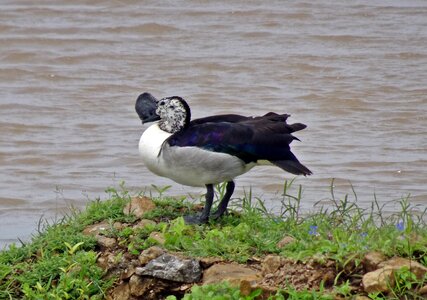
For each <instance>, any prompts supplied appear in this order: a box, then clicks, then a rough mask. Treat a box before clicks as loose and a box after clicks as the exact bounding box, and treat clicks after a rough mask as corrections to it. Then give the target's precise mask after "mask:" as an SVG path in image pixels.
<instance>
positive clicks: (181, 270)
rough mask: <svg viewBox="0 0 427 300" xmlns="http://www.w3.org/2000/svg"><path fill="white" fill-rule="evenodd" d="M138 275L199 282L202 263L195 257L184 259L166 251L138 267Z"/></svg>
mask: <svg viewBox="0 0 427 300" xmlns="http://www.w3.org/2000/svg"><path fill="white" fill-rule="evenodd" d="M135 273H136V274H138V275H146V276H152V277H155V278H161V279H167V280H171V281H176V282H185V283H192V282H198V281H199V280H200V277H201V275H202V268H201V267H200V263H199V261H198V260H195V259H182V258H179V257H177V256H174V255H171V254H169V253H165V254H163V255H161V256H159V257H157V258H155V259H152V260H151V261H150V262H148V263H147V264H146V265H145V266H144V267H142V268H136V269H135Z"/></svg>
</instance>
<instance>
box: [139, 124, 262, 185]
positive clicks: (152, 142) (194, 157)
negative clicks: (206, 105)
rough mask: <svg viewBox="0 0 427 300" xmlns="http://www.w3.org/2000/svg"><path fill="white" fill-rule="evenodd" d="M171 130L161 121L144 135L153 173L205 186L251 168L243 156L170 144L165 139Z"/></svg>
mask: <svg viewBox="0 0 427 300" xmlns="http://www.w3.org/2000/svg"><path fill="white" fill-rule="evenodd" d="M170 135H171V134H170V133H167V132H164V131H162V130H161V129H160V128H159V126H158V125H157V124H154V125H152V126H150V127H149V128H148V129H147V130H146V131H145V132H144V133H143V134H142V136H141V139H140V141H139V153H140V154H141V157H142V160H143V162H144V164H145V165H146V167H147V168H148V169H149V170H150V171H151V172H153V173H155V174H157V175H159V176H163V177H167V178H170V179H172V180H174V181H175V182H178V183H180V184H184V185H189V186H205V185H206V184H209V183H212V184H216V183H220V182H225V181H230V180H233V179H234V178H235V177H236V176H239V175H241V174H243V173H245V172H247V171H249V169H251V168H252V167H253V166H254V164H250V165H246V164H245V163H244V162H243V161H242V160H241V159H239V158H237V157H235V156H232V155H229V154H225V153H217V152H212V151H207V150H203V149H200V148H197V147H177V146H173V147H170V146H169V145H168V144H167V143H164V141H165V140H166V139H167V138H168V137H169V136H170Z"/></svg>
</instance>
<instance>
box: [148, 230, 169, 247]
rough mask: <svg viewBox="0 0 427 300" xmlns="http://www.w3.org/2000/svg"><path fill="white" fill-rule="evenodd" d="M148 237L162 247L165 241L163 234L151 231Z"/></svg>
mask: <svg viewBox="0 0 427 300" xmlns="http://www.w3.org/2000/svg"><path fill="white" fill-rule="evenodd" d="M149 237H150V238H152V239H153V240H155V241H156V242H157V243H159V244H160V245H163V244H164V243H165V241H166V239H165V235H164V234H163V233H161V232H157V231H153V232H152V233H150V235H149Z"/></svg>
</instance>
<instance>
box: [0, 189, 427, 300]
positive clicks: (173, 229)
mask: <svg viewBox="0 0 427 300" xmlns="http://www.w3.org/2000/svg"><path fill="white" fill-rule="evenodd" d="M154 189H155V190H156V192H157V193H158V194H159V195H160V196H158V197H156V198H153V200H154V202H155V204H156V208H155V209H154V210H152V211H150V212H148V213H146V214H145V215H144V219H151V220H154V221H155V222H153V223H152V224H148V225H146V226H145V227H142V228H139V227H132V226H122V227H120V228H116V227H115V226H114V224H115V223H116V222H121V223H123V224H135V223H136V222H137V221H138V219H137V218H136V217H135V216H133V215H127V214H125V213H124V212H123V208H124V206H125V205H126V203H128V202H129V201H130V199H131V195H130V193H129V192H128V191H127V190H126V189H125V188H124V186H123V185H121V186H120V188H119V189H113V188H110V189H108V190H107V192H108V193H109V200H106V201H100V200H99V199H98V200H95V201H92V202H90V203H89V204H88V206H87V208H86V209H85V210H84V211H82V212H79V211H76V210H73V211H72V213H71V214H70V215H68V216H65V217H64V218H63V219H62V220H61V221H60V222H58V223H56V224H47V223H46V224H44V226H41V228H40V229H39V233H38V234H37V235H36V236H34V237H33V239H32V241H31V242H29V243H25V244H23V245H22V246H20V247H17V246H15V245H12V246H10V247H9V248H8V249H6V250H3V251H1V252H0V299H17V298H18V299H19V298H24V299H103V298H105V295H106V293H107V290H108V289H109V288H110V287H112V286H113V284H114V282H115V280H116V279H117V277H114V276H106V272H105V271H104V270H103V269H101V268H100V267H99V266H98V265H97V264H96V261H97V258H98V256H99V251H100V248H99V246H97V242H96V239H95V238H94V237H93V236H90V235H84V234H83V233H82V232H83V229H84V228H85V227H87V226H88V225H91V224H95V223H97V222H100V221H107V222H108V224H110V225H111V226H110V228H109V230H108V231H107V233H106V236H108V237H114V238H115V239H116V240H117V244H118V246H117V247H119V248H120V251H118V252H117V253H119V254H120V255H122V254H123V253H124V252H128V253H129V254H130V255H133V256H135V257H137V256H138V255H139V253H140V252H141V251H142V250H144V249H147V248H149V247H151V246H153V245H158V244H159V241H158V240H156V239H155V238H153V237H152V236H151V234H152V233H153V232H158V233H161V234H162V235H163V237H164V240H165V241H164V243H163V244H162V245H161V246H162V247H163V248H165V249H166V250H169V251H175V252H178V251H179V252H182V253H184V254H185V255H188V256H197V257H211V256H214V257H221V258H223V259H225V260H229V261H236V262H239V263H247V262H249V261H250V260H252V259H253V258H254V257H255V258H257V257H258V258H259V257H261V258H262V257H265V256H266V255H268V254H276V255H280V256H283V257H286V258H292V259H294V260H295V261H300V262H307V261H310V260H315V261H316V262H318V263H319V264H322V263H325V262H326V261H333V262H334V266H335V268H336V274H337V275H336V277H335V279H334V284H333V286H334V287H333V288H332V289H328V290H326V289H322V288H320V289H319V290H307V289H305V290H297V289H296V288H294V287H293V286H291V285H286V286H281V287H280V289H279V291H277V293H276V294H275V295H272V296H270V299H272V300H276V299H277V300H278V299H333V298H334V297H342V298H343V299H344V298H349V297H350V296H351V295H354V293H355V291H354V287H352V285H351V283H352V282H353V281H357V280H359V282H360V274H361V268H362V266H361V264H362V259H363V257H364V255H365V254H366V253H367V252H370V251H378V252H381V253H383V254H384V255H386V256H387V257H393V256H399V257H405V258H410V259H412V260H414V261H418V262H419V263H421V264H423V265H424V266H427V255H426V254H427V230H426V229H427V226H426V223H425V216H426V210H423V211H420V209H419V208H418V207H416V206H413V205H411V203H410V198H409V197H406V198H402V199H401V200H400V201H398V204H399V205H400V210H399V211H398V212H397V213H394V214H386V213H385V212H384V211H383V210H384V207H381V206H380V205H379V204H378V202H376V201H374V202H373V204H372V206H371V207H370V208H369V209H365V208H361V207H360V206H358V205H357V202H354V201H353V202H352V201H350V200H349V197H348V196H345V197H344V198H343V199H336V198H335V195H334V192H333V189H332V188H331V195H332V203H333V205H332V206H330V207H322V208H319V209H318V211H317V212H314V213H310V214H303V212H302V211H301V207H300V203H301V201H303V200H302V199H301V194H302V192H301V187H299V188H298V189H297V190H296V192H295V194H296V195H291V192H290V191H292V190H293V189H292V182H285V184H284V190H283V197H282V199H280V201H281V202H282V209H281V212H280V213H278V214H277V213H276V214H273V213H271V212H270V211H268V210H267V209H266V207H265V205H264V203H263V202H262V201H261V200H260V199H256V198H254V197H252V195H251V192H248V193H246V195H245V197H243V198H242V199H234V200H233V204H234V207H233V209H232V210H231V211H230V212H229V214H228V215H227V216H225V217H223V218H222V219H221V220H219V221H216V222H211V223H209V224H206V225H201V226H194V225H186V224H185V223H184V221H183V218H182V217H180V216H182V215H183V214H187V213H190V212H194V211H195V210H197V209H198V208H200V206H199V205H193V204H191V203H189V202H187V201H186V199H185V198H179V199H176V198H171V197H167V196H165V195H164V194H165V192H166V191H167V189H168V187H165V188H159V187H154ZM223 190H224V189H221V187H220V192H219V195H217V197H218V198H221V191H223ZM284 237H291V238H292V242H290V243H287V244H285V245H284V246H283V247H278V246H277V244H278V242H279V241H280V240H282V239H283V238H284ZM117 259H120V257H118V258H117ZM394 276H395V278H396V284H395V286H393V287H392V289H391V290H392V292H391V293H388V294H387V295H385V294H382V293H371V294H369V295H367V296H369V297H370V298H371V299H423V297H422V296H419V295H417V292H416V291H418V289H419V288H421V287H423V286H425V285H426V284H427V276H424V278H421V279H420V278H417V277H416V276H415V275H414V274H413V273H412V272H411V271H410V270H409V269H408V268H406V269H405V268H402V269H401V270H399V271H398V272H396V273H395V274H394ZM356 292H357V291H356ZM260 293H261V291H259V290H255V291H253V292H252V293H251V294H250V295H246V296H243V295H241V294H240V290H239V288H238V287H237V288H236V287H232V286H230V285H228V284H227V283H222V284H215V285H205V286H197V285H195V286H193V287H192V288H191V291H189V292H188V293H187V294H186V295H185V296H184V298H183V299H187V300H190V299H194V300H196V299H248V300H249V299H255V298H256V297H257V296H259V294H260ZM206 295H209V298H206ZM365 295H366V294H365ZM174 297H175V296H169V297H168V299H175V298H174Z"/></svg>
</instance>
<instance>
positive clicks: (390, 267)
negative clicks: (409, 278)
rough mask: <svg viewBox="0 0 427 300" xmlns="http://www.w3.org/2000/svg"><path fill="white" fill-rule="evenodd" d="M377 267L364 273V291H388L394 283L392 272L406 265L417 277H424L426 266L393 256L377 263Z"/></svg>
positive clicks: (426, 271) (426, 270)
mask: <svg viewBox="0 0 427 300" xmlns="http://www.w3.org/2000/svg"><path fill="white" fill-rule="evenodd" d="M378 267H379V269H377V270H375V271H372V272H369V273H366V274H365V275H364V276H363V278H362V282H363V287H364V289H365V292H367V293H372V292H388V291H390V288H392V287H393V286H394V285H395V281H394V276H393V274H394V272H395V271H396V270H399V269H401V268H403V267H407V268H408V269H409V270H410V271H411V272H412V273H414V274H415V276H417V278H418V279H422V278H424V275H425V274H426V273H427V268H426V267H424V266H423V265H422V264H420V263H418V262H416V261H413V260H410V259H407V258H403V257H395V258H392V259H389V260H386V261H383V262H381V263H379V264H378Z"/></svg>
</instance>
